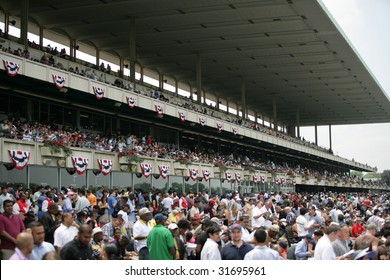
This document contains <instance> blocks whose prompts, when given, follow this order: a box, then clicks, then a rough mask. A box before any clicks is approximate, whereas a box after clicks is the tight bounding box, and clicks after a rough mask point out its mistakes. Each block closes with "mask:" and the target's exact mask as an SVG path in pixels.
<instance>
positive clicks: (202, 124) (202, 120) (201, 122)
mask: <svg viewBox="0 0 390 280" xmlns="http://www.w3.org/2000/svg"><path fill="white" fill-rule="evenodd" d="M199 123H200V125H201V126H205V124H206V120H205V119H204V118H199Z"/></svg>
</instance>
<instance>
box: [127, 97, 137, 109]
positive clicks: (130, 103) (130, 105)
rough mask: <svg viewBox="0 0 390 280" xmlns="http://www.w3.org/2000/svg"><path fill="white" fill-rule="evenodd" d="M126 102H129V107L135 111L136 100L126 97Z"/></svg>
mask: <svg viewBox="0 0 390 280" xmlns="http://www.w3.org/2000/svg"><path fill="white" fill-rule="evenodd" d="M126 100H127V105H129V107H130V108H131V109H133V108H134V107H135V98H133V97H130V96H126Z"/></svg>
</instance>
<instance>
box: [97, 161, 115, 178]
mask: <svg viewBox="0 0 390 280" xmlns="http://www.w3.org/2000/svg"><path fill="white" fill-rule="evenodd" d="M97 162H98V165H99V169H100V171H101V172H102V174H103V175H104V176H106V175H108V174H110V172H111V168H112V160H109V159H98V160H97Z"/></svg>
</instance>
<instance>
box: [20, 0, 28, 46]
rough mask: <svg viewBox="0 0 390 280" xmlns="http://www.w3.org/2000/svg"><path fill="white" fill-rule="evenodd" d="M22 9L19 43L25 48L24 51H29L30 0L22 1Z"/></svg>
mask: <svg viewBox="0 0 390 280" xmlns="http://www.w3.org/2000/svg"><path fill="white" fill-rule="evenodd" d="M20 2H21V7H20V39H19V43H20V44H22V45H23V46H24V50H26V51H27V50H28V40H27V32H28V14H29V0H21V1H20Z"/></svg>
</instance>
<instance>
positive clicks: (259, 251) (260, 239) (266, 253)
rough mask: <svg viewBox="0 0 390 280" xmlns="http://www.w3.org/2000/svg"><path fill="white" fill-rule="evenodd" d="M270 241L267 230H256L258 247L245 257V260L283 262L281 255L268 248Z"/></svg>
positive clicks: (255, 239) (255, 237)
mask: <svg viewBox="0 0 390 280" xmlns="http://www.w3.org/2000/svg"><path fill="white" fill-rule="evenodd" d="M268 240H269V239H268V234H267V232H266V231H265V230H263V229H258V230H256V232H255V234H254V241H255V244H256V246H255V248H254V249H253V250H252V251H250V252H248V253H247V254H246V255H245V257H244V260H281V259H282V258H281V257H280V256H279V253H278V252H277V251H275V250H273V249H271V248H269V247H268V244H269V241H268Z"/></svg>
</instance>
